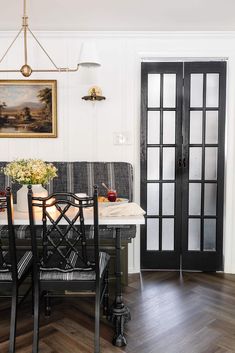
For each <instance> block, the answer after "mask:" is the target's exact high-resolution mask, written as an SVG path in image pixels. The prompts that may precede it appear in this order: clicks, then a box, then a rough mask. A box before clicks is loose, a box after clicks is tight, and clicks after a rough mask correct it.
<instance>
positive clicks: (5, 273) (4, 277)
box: [0, 251, 32, 282]
mask: <svg viewBox="0 0 235 353" xmlns="http://www.w3.org/2000/svg"><path fill="white" fill-rule="evenodd" d="M8 256H9V253H8V251H5V252H3V257H4V261H5V262H6V263H9V262H10V261H9V260H8ZM31 264H32V252H31V251H26V252H24V253H20V252H17V269H18V279H21V277H22V275H23V274H24V273H25V272H26V271H27V270H28V269H29V267H30V266H31ZM0 281H7V282H8V281H12V273H11V270H10V268H9V267H6V266H1V264H0Z"/></svg>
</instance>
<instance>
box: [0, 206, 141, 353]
mask: <svg viewBox="0 0 235 353" xmlns="http://www.w3.org/2000/svg"><path fill="white" fill-rule="evenodd" d="M51 212H56V211H55V210H53V209H52V210H51ZM71 212H72V211H71ZM13 215H14V224H15V225H28V224H29V216H28V212H19V211H18V210H17V207H16V205H14V213H13ZM84 219H85V224H86V225H88V226H89V225H91V226H92V225H93V213H92V212H91V211H90V210H89V209H86V210H85V211H84ZM64 222H65V221H64ZM6 224H7V216H6V212H1V213H0V225H6ZM60 224H61V225H63V219H61V221H60ZM64 224H66V222H65V223H64ZM143 224H145V217H144V215H131V216H127V215H126V216H118V215H116V216H108V215H105V216H103V215H102V212H100V214H99V225H101V226H106V227H107V228H109V229H111V230H112V232H113V238H115V278H116V281H115V282H116V284H115V298H114V302H113V304H112V305H111V307H110V313H109V319H110V321H112V323H113V325H114V336H113V344H114V345H115V346H118V347H122V346H125V345H126V344H127V340H126V337H125V334H124V326H125V324H126V323H127V322H128V321H129V320H130V319H131V314H130V310H129V308H128V306H127V305H125V303H124V301H123V296H122V284H121V277H122V272H121V240H122V239H121V234H122V232H121V230H122V229H124V228H128V227H130V226H132V225H143ZM35 225H38V226H40V225H42V215H41V212H35Z"/></svg>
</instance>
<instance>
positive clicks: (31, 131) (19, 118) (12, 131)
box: [0, 80, 57, 137]
mask: <svg viewBox="0 0 235 353" xmlns="http://www.w3.org/2000/svg"><path fill="white" fill-rule="evenodd" d="M0 137H57V82H56V80H29V81H28V80H0Z"/></svg>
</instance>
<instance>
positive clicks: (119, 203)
mask: <svg viewBox="0 0 235 353" xmlns="http://www.w3.org/2000/svg"><path fill="white" fill-rule="evenodd" d="M118 199H119V201H114V202H110V201H108V202H99V206H103V207H107V206H115V205H122V204H124V203H127V202H129V200H128V199H123V198H121V197H119V198H118Z"/></svg>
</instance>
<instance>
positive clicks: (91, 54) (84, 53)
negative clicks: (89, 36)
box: [78, 42, 101, 67]
mask: <svg viewBox="0 0 235 353" xmlns="http://www.w3.org/2000/svg"><path fill="white" fill-rule="evenodd" d="M78 65H80V66H84V67H97V66H100V65H101V64H100V59H99V56H98V53H97V49H96V45H95V43H94V42H87V43H83V44H82V47H81V51H80V56H79V60H78Z"/></svg>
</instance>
